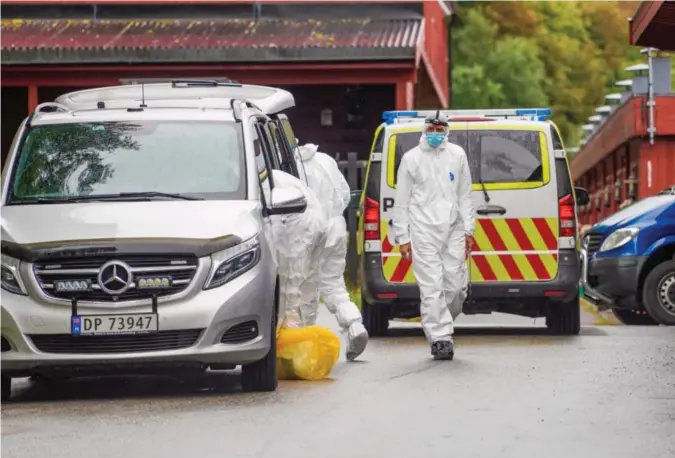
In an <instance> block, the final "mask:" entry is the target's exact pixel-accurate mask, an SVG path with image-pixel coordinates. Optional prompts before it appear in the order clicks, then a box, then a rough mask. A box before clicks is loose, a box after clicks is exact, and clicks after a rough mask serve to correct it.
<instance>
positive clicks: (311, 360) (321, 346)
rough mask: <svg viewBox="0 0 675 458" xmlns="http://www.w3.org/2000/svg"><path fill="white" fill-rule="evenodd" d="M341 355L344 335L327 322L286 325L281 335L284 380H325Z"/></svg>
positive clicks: (280, 360)
mask: <svg viewBox="0 0 675 458" xmlns="http://www.w3.org/2000/svg"><path fill="white" fill-rule="evenodd" d="M339 357H340V338H339V337H338V336H336V335H335V333H333V331H331V330H330V329H328V328H324V327H323V326H316V325H314V326H307V327H306V328H282V329H280V330H279V333H278V335H277V374H278V376H279V379H280V380H297V379H301V380H321V379H324V378H326V377H328V374H330V372H331V371H332V370H333V366H334V365H335V363H336V362H337V360H338V358H339Z"/></svg>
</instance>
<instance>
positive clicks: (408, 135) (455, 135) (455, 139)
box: [394, 130, 478, 179]
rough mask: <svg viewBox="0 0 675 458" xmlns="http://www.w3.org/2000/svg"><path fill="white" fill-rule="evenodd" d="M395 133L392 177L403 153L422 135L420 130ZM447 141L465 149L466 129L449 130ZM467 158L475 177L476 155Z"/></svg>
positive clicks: (414, 144)
mask: <svg viewBox="0 0 675 458" xmlns="http://www.w3.org/2000/svg"><path fill="white" fill-rule="evenodd" d="M395 135H396V151H395V154H396V156H395V161H396V162H395V163H394V179H396V178H395V177H396V176H397V174H398V167H399V165H400V164H401V159H402V158H403V155H404V154H405V153H406V152H407V151H410V150H411V149H413V148H414V147H416V146H417V145H419V143H420V136H421V135H422V134H421V133H420V132H405V133H402V134H395ZM448 141H449V142H450V143H454V144H455V145H459V146H461V147H462V148H463V149H464V151H467V131H466V130H451V131H450V133H449V134H448ZM467 157H468V159H469V166H470V168H471V176H472V177H477V176H478V175H477V170H478V160H477V159H478V157H477V156H469V155H467Z"/></svg>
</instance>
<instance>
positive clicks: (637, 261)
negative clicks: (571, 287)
mask: <svg viewBox="0 0 675 458" xmlns="http://www.w3.org/2000/svg"><path fill="white" fill-rule="evenodd" d="M581 258H582V263H583V269H582V283H583V285H584V291H585V294H586V296H587V297H588V298H589V299H591V301H592V302H594V303H596V305H598V306H600V307H601V308H613V306H616V305H619V304H617V302H620V300H621V299H627V298H634V297H636V296H637V294H638V285H639V276H640V272H641V271H642V267H643V266H644V264H645V261H646V260H647V258H646V257H645V256H619V257H611V258H597V257H592V258H590V259H589V258H588V255H587V254H586V252H585V251H584V250H583V249H582V253H581ZM624 306H625V305H624Z"/></svg>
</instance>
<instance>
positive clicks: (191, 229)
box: [2, 200, 261, 245]
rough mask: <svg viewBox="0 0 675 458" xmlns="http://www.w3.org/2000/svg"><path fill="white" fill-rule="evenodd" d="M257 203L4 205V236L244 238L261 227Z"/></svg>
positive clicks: (23, 239) (24, 240) (34, 239)
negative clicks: (232, 236)
mask: <svg viewBox="0 0 675 458" xmlns="http://www.w3.org/2000/svg"><path fill="white" fill-rule="evenodd" d="M259 207H260V204H259V203H257V202H254V201H213V200H211V201H152V202H90V203H80V204H47V205H10V206H5V207H2V240H3V241H4V242H14V243H18V244H22V245H23V244H35V243H48V242H68V241H71V240H72V241H76V240H77V241H83V240H88V241H89V240H97V239H100V240H105V239H107V240H110V239H125V238H133V239H138V238H144V239H145V238H147V239H199V240H207V239H215V238H219V237H224V236H228V235H234V236H237V237H239V238H241V239H243V240H246V239H248V238H250V237H253V236H254V235H255V234H257V233H258V232H260V230H261V222H260V217H259V216H258V215H260V208H259Z"/></svg>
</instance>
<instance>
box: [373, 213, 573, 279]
mask: <svg viewBox="0 0 675 458" xmlns="http://www.w3.org/2000/svg"><path fill="white" fill-rule="evenodd" d="M380 231H381V234H382V272H383V274H384V277H385V279H386V280H387V281H389V282H391V283H414V282H415V277H414V275H413V273H412V265H411V263H410V261H407V260H404V259H401V256H400V253H399V250H398V247H396V246H393V247H392V246H391V245H390V244H389V241H388V239H387V225H386V224H382V225H381V229H380ZM567 239H568V237H563V238H561V239H560V240H565V241H566V240H567ZM474 240H475V245H474V249H473V251H472V254H471V263H470V265H469V266H468V267H469V268H470V269H471V280H472V282H474V283H480V282H501V281H509V282H513V281H546V280H551V279H552V278H555V276H556V275H557V273H558V219H557V218H492V219H489V218H479V219H478V220H476V233H475V234H474ZM571 240H572V241H573V240H574V239H573V238H572V239H571ZM561 247H563V246H562V245H561Z"/></svg>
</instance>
